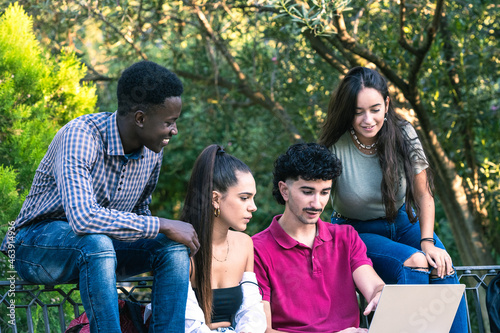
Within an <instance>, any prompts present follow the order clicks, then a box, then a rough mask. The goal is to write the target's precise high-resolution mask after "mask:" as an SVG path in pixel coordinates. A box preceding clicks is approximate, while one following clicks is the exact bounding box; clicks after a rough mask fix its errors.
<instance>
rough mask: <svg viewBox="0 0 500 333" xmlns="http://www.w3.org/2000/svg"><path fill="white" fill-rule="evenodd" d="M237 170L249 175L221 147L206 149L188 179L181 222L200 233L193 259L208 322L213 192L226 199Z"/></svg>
mask: <svg viewBox="0 0 500 333" xmlns="http://www.w3.org/2000/svg"><path fill="white" fill-rule="evenodd" d="M236 171H241V172H249V173H251V171H250V168H249V167H248V166H247V165H246V164H245V163H243V162H242V161H240V160H239V159H237V158H236V157H234V156H231V155H229V154H227V153H226V152H225V151H224V149H223V148H222V147H221V146H219V145H210V146H208V147H206V148H205V149H204V150H203V151H202V152H201V154H200V155H199V156H198V158H197V159H196V162H195V163H194V166H193V170H192V172H191V178H190V179H189V183H188V188H187V194H186V199H185V201H184V207H183V209H182V213H181V217H180V219H181V221H186V222H188V223H191V224H192V225H193V227H194V230H195V231H196V233H197V234H198V239H199V241H200V249H199V250H198V252H197V253H196V255H195V256H194V258H193V261H194V267H193V268H194V272H195V276H196V278H195V283H194V286H193V287H194V288H196V290H197V298H198V303H199V304H200V307H201V309H202V310H203V313H204V314H205V322H206V323H207V324H209V323H211V321H212V320H211V317H212V302H213V296H212V284H211V271H212V235H213V227H214V213H215V208H214V206H213V204H212V197H213V194H212V193H213V191H218V192H220V193H221V194H222V195H223V196H224V194H225V193H226V192H227V190H228V189H229V187H231V186H234V185H236V184H237V182H238V179H237V177H236Z"/></svg>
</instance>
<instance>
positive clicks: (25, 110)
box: [0, 3, 96, 224]
mask: <svg viewBox="0 0 500 333" xmlns="http://www.w3.org/2000/svg"><path fill="white" fill-rule="evenodd" d="M13 36H16V38H13ZM0 59H1V61H0V119H1V120H0V133H2V134H0V136H1V137H0V140H1V141H0V160H1V161H2V165H3V167H2V169H0V170H2V177H3V179H6V178H8V177H12V178H11V179H10V180H9V182H7V181H6V182H5V186H7V184H8V186H9V187H8V189H9V191H8V192H4V191H2V193H1V194H0V202H2V203H5V202H10V201H12V200H14V201H16V202H22V201H23V197H22V196H20V195H19V194H17V199H16V193H23V191H25V190H27V189H29V187H30V185H31V181H32V179H33V176H34V173H35V170H36V168H37V166H38V164H39V163H40V161H41V159H42V157H43V155H44V154H45V152H46V151H47V147H48V145H49V143H50V141H51V140H52V138H53V137H54V135H55V133H56V132H57V130H58V129H59V128H60V127H61V126H62V125H64V124H65V123H66V122H68V121H69V120H71V119H73V118H75V117H77V116H79V115H82V114H85V113H89V112H93V111H94V105H95V103H96V96H95V88H94V87H93V86H90V85H86V84H84V85H82V84H80V79H82V78H83V77H84V76H85V74H86V68H85V66H84V65H82V64H81V63H80V62H79V61H78V60H77V59H76V58H75V56H74V55H73V54H66V53H62V54H61V55H60V56H59V57H58V58H57V59H56V58H54V57H51V56H46V55H45V54H44V51H43V49H42V48H41V46H40V44H39V43H38V42H37V40H36V38H35V35H34V33H33V30H32V19H31V18H30V17H29V16H28V15H26V14H25V13H24V11H23V9H22V8H21V7H20V6H19V5H18V4H17V3H16V4H12V5H10V6H9V8H8V9H7V10H6V11H5V13H4V14H3V15H2V17H1V18H0ZM2 184H3V182H2ZM16 190H17V191H16ZM2 212H3V214H2V216H1V221H2V224H3V223H5V222H6V221H10V220H13V219H15V217H16V215H17V214H18V213H19V205H13V206H12V208H11V209H8V210H2Z"/></svg>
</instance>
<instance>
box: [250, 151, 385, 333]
mask: <svg viewBox="0 0 500 333" xmlns="http://www.w3.org/2000/svg"><path fill="white" fill-rule="evenodd" d="M340 172H341V164H340V161H339V160H338V159H337V158H336V157H335V155H333V154H332V153H331V152H330V151H329V150H328V149H327V148H326V147H324V146H321V145H318V144H316V143H309V144H296V145H293V146H291V147H290V148H289V149H288V151H287V152H286V153H285V154H283V155H281V156H280V157H279V158H278V159H277V160H276V162H275V165H274V181H273V183H274V187H273V195H274V197H275V198H276V200H277V201H278V202H279V203H280V204H283V205H285V212H284V213H283V214H282V215H277V216H275V217H274V219H273V221H272V223H271V225H270V226H269V227H268V228H267V229H266V230H264V231H262V232H260V233H258V234H256V235H255V236H253V242H254V247H255V273H256V274H257V280H258V281H259V285H260V286H261V287H262V291H263V295H262V296H263V300H264V310H265V312H266V316H267V322H268V325H267V326H268V328H267V330H266V332H293V333H295V332H301V333H306V332H307V333H312V332H321V333H331V332H366V330H365V329H360V328H357V327H358V326H359V308H358V302H357V298H356V288H358V289H359V291H360V292H361V293H362V294H363V296H364V297H365V298H366V299H367V301H368V306H367V307H366V309H365V311H364V314H365V315H366V314H368V313H370V312H371V311H373V310H374V309H375V308H376V306H377V303H378V300H379V297H380V291H381V290H382V288H383V286H384V282H383V281H382V279H381V278H380V277H379V276H378V275H377V273H375V270H374V269H373V267H372V263H371V261H370V259H368V257H367V256H366V247H365V244H364V243H363V242H362V241H361V239H360V238H359V236H358V234H357V232H356V231H355V230H354V229H353V228H352V227H351V226H349V225H336V224H330V223H325V222H323V221H321V220H320V215H321V213H322V212H323V209H324V208H325V206H326V204H327V203H328V200H329V197H330V191H331V187H332V181H333V180H334V179H335V178H336V177H338V176H339V175H340Z"/></svg>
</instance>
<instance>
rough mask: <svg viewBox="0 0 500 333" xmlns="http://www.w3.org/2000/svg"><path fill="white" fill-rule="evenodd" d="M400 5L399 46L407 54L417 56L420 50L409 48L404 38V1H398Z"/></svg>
mask: <svg viewBox="0 0 500 333" xmlns="http://www.w3.org/2000/svg"><path fill="white" fill-rule="evenodd" d="M400 1H401V4H400V6H399V40H398V42H399V45H401V46H402V47H403V48H404V49H405V50H407V51H408V52H410V53H412V54H414V55H416V56H418V55H419V52H420V50H418V49H416V48H414V47H413V46H411V45H410V44H409V43H408V41H407V40H406V38H405V32H404V27H405V24H406V1H405V0H400Z"/></svg>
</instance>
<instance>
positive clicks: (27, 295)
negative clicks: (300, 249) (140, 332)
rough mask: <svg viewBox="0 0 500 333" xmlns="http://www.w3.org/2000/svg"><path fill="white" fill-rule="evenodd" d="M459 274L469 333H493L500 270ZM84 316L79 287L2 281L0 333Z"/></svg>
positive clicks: (135, 297) (121, 284)
mask: <svg viewBox="0 0 500 333" xmlns="http://www.w3.org/2000/svg"><path fill="white" fill-rule="evenodd" d="M456 270H457V273H458V276H459V279H460V282H461V283H463V284H465V285H466V300H467V305H468V306H467V308H468V316H469V322H470V325H469V332H471V333H472V332H479V333H485V332H489V329H488V328H489V322H488V315H487V313H486V305H485V292H486V288H487V286H488V283H489V281H490V280H491V279H492V278H493V277H494V276H496V275H497V274H498V272H500V266H460V267H456ZM152 284H153V278H152V277H149V276H148V277H133V278H129V279H125V280H121V281H118V282H117V290H118V295H119V298H121V299H127V300H131V301H134V302H138V303H142V304H145V303H150V301H151V299H150V296H151V289H152ZM12 301H13V302H12ZM11 309H12V310H13V311H15V312H14V313H15V315H14V316H12V315H11ZM81 313H83V306H82V303H81V299H80V292H79V290H78V286H77V285H75V284H63V285H57V286H43V285H35V284H31V283H28V282H24V281H15V283H14V284H11V281H0V333H1V332H13V333H17V332H22V333H24V332H29V333H31V332H47V333H49V332H64V331H65V330H66V327H67V326H68V324H69V322H70V321H71V320H72V319H73V318H76V317H78V316H79V315H80V314H81ZM364 322H365V325H366V323H367V322H368V320H367V319H366V318H365V319H364Z"/></svg>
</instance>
